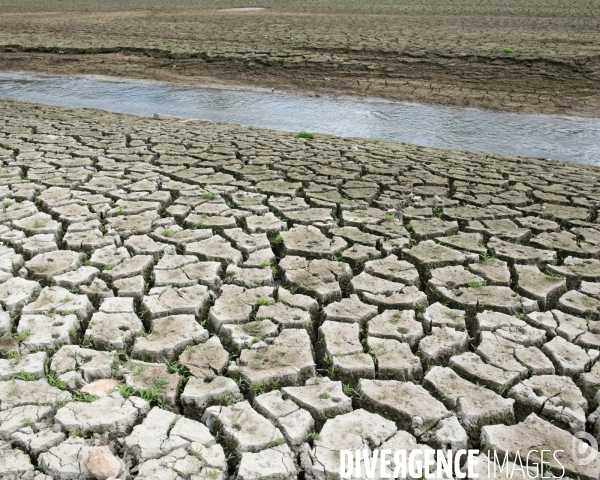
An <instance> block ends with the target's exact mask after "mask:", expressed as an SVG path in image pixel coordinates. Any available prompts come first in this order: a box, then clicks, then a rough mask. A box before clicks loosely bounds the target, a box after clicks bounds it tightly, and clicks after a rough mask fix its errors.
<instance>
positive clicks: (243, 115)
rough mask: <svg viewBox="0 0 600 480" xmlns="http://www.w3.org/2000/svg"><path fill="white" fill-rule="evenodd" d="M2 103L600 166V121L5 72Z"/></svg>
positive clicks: (1, 74)
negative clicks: (158, 115) (156, 115)
mask: <svg viewBox="0 0 600 480" xmlns="http://www.w3.org/2000/svg"><path fill="white" fill-rule="evenodd" d="M0 98H6V99H12V100H21V101H26V102H35V103H44V104H49V105H58V106H65V107H76V108H79V107H89V108H99V109H103V110H109V111H112V112H123V113H131V114H137V115H147V116H150V115H153V114H154V113H161V114H167V115H175V116H178V117H184V118H202V119H206V120H211V121H214V122H225V123H236V124H241V125H252V126H256V127H263V128H272V129H278V130H285V131H291V132H298V131H300V130H306V131H310V132H315V133H329V134H333V135H339V136H344V137H366V138H376V139H386V140H394V141H400V142H407V143H415V144H420V145H426V146H431V147H440V148H453V149H461V150H470V151H482V152H488V153H495V154H504V155H520V156H532V157H544V158H553V159H557V160H565V161H570V162H576V163H585V164H591V165H600V119H589V118H577V117H565V116H557V115H528V114H517V113H502V112H491V111H484V110H478V109H470V108H454V107H439V106H431V105H420V104H412V103H400V102H390V101H382V100H369V99H367V100H365V99H355V98H344V97H341V98H339V97H338V98H333V97H314V96H313V97H311V96H306V95H299V94H291V93H280V92H272V91H270V90H265V89H239V88H231V87H215V86H199V85H174V84H164V83H158V82H150V81H127V80H115V79H107V78H99V77H85V76H81V77H68V78H67V77H57V76H35V75H29V74H21V73H11V72H0Z"/></svg>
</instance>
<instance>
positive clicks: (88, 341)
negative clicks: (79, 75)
mask: <svg viewBox="0 0 600 480" xmlns="http://www.w3.org/2000/svg"><path fill="white" fill-rule="evenodd" d="M0 145H2V147H3V148H2V149H0V161H2V164H3V165H2V168H1V175H2V176H1V177H0V196H1V197H2V210H1V211H0V242H2V246H1V247H0V258H1V261H0V305H1V306H2V312H0V333H1V334H2V335H3V337H2V342H1V345H0V354H1V356H2V358H1V359H0V436H2V438H3V439H4V442H5V443H4V448H3V450H2V451H3V459H4V461H3V462H0V476H2V477H3V478H19V479H32V478H33V477H34V472H43V473H40V474H39V475H38V476H36V477H35V478H36V480H50V479H51V478H55V479H67V478H69V479H85V478H91V473H90V470H91V471H92V472H96V473H97V472H98V471H99V469H100V467H104V468H105V470H104V471H105V472H109V471H110V473H111V475H114V476H117V475H120V476H121V478H125V476H126V475H127V474H130V475H132V476H133V477H134V478H140V479H150V478H153V479H154V478H165V479H180V478H183V479H186V480H188V479H190V480H191V479H205V478H214V479H218V478H222V479H226V478H228V477H229V476H230V475H234V478H236V479H239V480H247V479H257V478H264V479H269V480H270V479H276V478H277V479H290V480H291V479H295V478H298V477H299V475H304V478H307V479H317V478H318V479H324V478H328V479H333V478H337V474H338V472H339V466H338V461H339V458H338V455H337V454H336V453H335V452H337V451H338V450H340V449H346V448H350V449H357V448H375V447H382V448H389V449H391V450H396V449H404V448H406V449H409V450H411V449H414V448H423V445H427V446H429V447H432V448H436V449H437V448H444V449H445V448H451V449H453V450H454V451H456V450H458V449H462V448H470V447H480V448H481V449H482V450H487V449H491V450H496V451H497V452H498V453H499V454H500V455H503V454H504V452H509V454H510V455H511V456H512V455H514V453H515V451H516V450H518V449H520V450H530V449H546V450H547V449H551V450H564V453H563V454H560V453H559V454H558V458H559V459H560V461H561V463H562V464H563V465H564V466H565V469H566V475H567V476H568V477H570V478H573V479H574V478H580V479H590V480H591V479H597V478H598V471H599V469H600V458H597V459H596V460H594V461H593V462H592V463H590V464H588V465H585V466H580V465H577V464H576V463H575V461H574V460H573V459H572V458H571V446H572V441H574V436H573V435H574V434H575V433H577V432H580V431H584V430H587V431H588V432H590V433H592V434H593V435H595V436H596V438H599V437H600V421H598V415H599V414H600V410H598V408H599V404H600V397H599V396H598V388H599V387H600V364H598V362H597V361H598V356H599V352H598V350H599V348H600V310H599V307H600V260H599V258H600V223H597V214H598V202H599V199H600V191H599V183H598V182H599V181H600V169H598V168H594V167H588V166H581V165H572V164H567V163H559V162H553V161H545V160H538V159H527V158H514V157H502V156H497V155H484V154H476V153H466V152H458V151H452V150H439V149H433V148H425V147H418V146H413V145H405V144H399V143H393V142H386V141H376V140H361V139H342V138H338V137H333V136H326V135H317V137H316V138H314V139H303V138H297V137H296V136H295V135H294V134H291V133H284V132H276V131H271V130H262V129H258V128H249V127H239V126H234V125H217V124H212V123H208V122H200V121H190V122H185V121H176V120H160V121H157V120H151V119H149V118H144V117H134V116H129V115H119V114H111V113H106V112H102V111H94V110H69V109H63V108H58V107H46V106H35V105H30V104H21V103H16V102H8V101H2V102H0ZM340 432H352V437H351V442H350V440H349V437H348V436H346V437H344V436H343V435H340ZM350 443H351V444H350ZM532 445H533V447H532ZM536 455H537V457H536ZM533 457H534V458H537V459H538V460H539V459H540V457H541V454H534V455H533ZM480 460H481V471H480V472H479V473H480V478H482V476H481V475H485V474H486V472H487V467H486V465H485V461H487V460H486V458H485V457H483V456H481V457H480ZM550 467H551V469H552V471H553V473H554V474H556V475H560V474H561V468H560V466H559V465H558V463H557V462H556V461H555V460H550ZM110 468H113V470H112V471H111V470H110Z"/></svg>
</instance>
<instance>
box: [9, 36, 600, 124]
mask: <svg viewBox="0 0 600 480" xmlns="http://www.w3.org/2000/svg"><path fill="white" fill-rule="evenodd" d="M4 50H5V51H4V52H0V65H2V67H3V69H4V70H10V71H29V72H35V73H48V74H60V75H77V74H88V75H89V74H91V75H107V76H115V77H125V78H132V79H144V80H158V81H167V82H174V83H198V84H206V83H215V84H221V85H223V84H228V85H235V86H250V87H261V88H269V89H275V90H280V91H288V92H298V93H303V94H313V95H331V96H337V95H349V96H354V97H358V98H381V99H385V100H394V101H409V102H416V103H426V104H431V105H444V106H458V107H475V108H483V109H488V110H495V111H508V112H521V113H542V114H563V115H574V116H584V117H597V116H599V115H600V93H599V92H600V82H599V81H598V80H597V79H595V78H592V77H589V76H588V75H582V74H579V73H578V72H577V71H576V70H577V69H576V68H574V67H572V66H569V65H567V64H562V65H561V64H552V65H550V64H548V63H546V62H542V61H540V62H537V63H536V64H535V65H534V64H532V63H531V62H521V61H512V60H506V61H503V62H501V63H500V62H490V61H489V60H485V59H477V58H471V59H457V58H451V59H448V58H410V57H391V56H385V55H382V56H381V57H379V58H373V57H372V56H369V58H365V59H364V61H361V59H360V56H356V55H355V56H353V57H352V62H351V63H352V64H351V65H350V64H348V63H349V62H345V63H346V65H344V66H343V67H342V68H340V66H339V65H338V64H336V63H332V62H322V63H320V62H308V61H307V62H294V63H293V64H289V62H285V61H283V60H280V59H275V60H270V59H265V60H261V61H239V59H237V58H228V56H227V55H222V56H214V55H212V56H211V55H207V54H198V55H190V54H183V53H172V52H168V51H159V50H157V51H150V50H144V51H139V52H135V51H127V50H124V53H116V52H112V53H70V52H69V50H67V51H66V52H65V53H55V52H53V51H48V52H41V51H22V50H20V49H16V51H12V52H11V51H6V50H11V48H10V47H9V48H5V49H4ZM73 51H74V50H72V51H71V52H73ZM84 51H85V50H84ZM367 63H368V64H369V65H367ZM373 65H375V67H373ZM390 70H394V71H396V72H398V73H389V71H390ZM547 72H551V73H547Z"/></svg>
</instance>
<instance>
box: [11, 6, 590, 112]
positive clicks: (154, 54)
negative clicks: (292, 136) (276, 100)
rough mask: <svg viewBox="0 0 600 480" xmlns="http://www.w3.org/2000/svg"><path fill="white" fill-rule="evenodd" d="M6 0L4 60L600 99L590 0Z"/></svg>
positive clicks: (263, 80) (231, 78) (434, 94)
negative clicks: (240, 0) (123, 3)
mask: <svg viewBox="0 0 600 480" xmlns="http://www.w3.org/2000/svg"><path fill="white" fill-rule="evenodd" d="M3 2H4V3H6V0H3V1H0V7H6V10H5V11H6V13H5V14H3V15H2V18H0V51H1V53H0V63H1V64H2V66H3V68H5V69H7V70H26V71H33V72H46V73H57V74H82V73H85V74H102V75H111V76H124V77H129V78H144V79H153V80H162V81H172V82H190V81H192V82H199V83H210V82H215V83H221V84H222V83H230V84H232V85H253V86H260V87H265V88H271V89H278V90H286V91H300V92H304V93H312V94H329V95H339V94H343V95H355V96H359V97H360V96H371V97H380V98H386V99H390V100H401V101H411V102H419V103H433V104H440V105H457V106H472V107H480V108H489V109H495V110H505V111H519V112H530V113H561V114H569V115H579V116H598V112H599V111H600V93H599V92H600V73H599V72H600V70H599V68H598V67H599V60H598V59H599V58H600V57H599V54H600V47H598V44H599V42H598V34H597V29H596V27H595V24H594V25H592V23H593V22H591V18H592V17H593V15H594V12H593V9H592V7H591V6H590V5H588V4H587V3H585V2H583V0H577V1H575V2H572V3H571V4H569V5H568V6H564V5H552V6H551V5H548V3H547V2H542V1H539V2H527V3H522V2H520V3H519V2H507V3H505V4H493V5H488V4H486V5H478V6H475V5H471V4H470V3H469V2H468V1H467V0H460V1H458V0H457V1H453V2H441V1H440V2H437V1H435V2H431V3H429V4H427V5H423V4H422V2H402V3H401V4H400V3H399V2H391V1H390V2H385V1H384V2H377V3H378V5H377V6H373V5H366V4H365V5H363V3H364V2H358V1H353V0H338V1H335V2H325V3H318V4H313V3H311V4H310V5H308V4H303V2H279V1H275V0H273V1H270V2H265V3H264V6H266V7H268V8H267V9H265V10H262V11H253V12H237V13H236V12H220V11H219V9H220V8H223V7H225V6H230V5H227V2H218V1H212V2H211V1H204V2H191V0H190V1H187V2H183V3H178V6H175V5H173V7H172V8H170V9H168V10H164V5H163V9H162V10H161V9H160V8H159V7H160V4H159V3H158V2H145V3H144V4H143V5H142V4H140V5H139V6H138V8H136V3H135V2H131V3H130V6H129V7H128V8H129V10H124V9H123V8H122V7H120V6H119V4H118V3H117V2H106V5H103V6H102V7H98V6H96V7H94V8H95V9H96V10H86V8H88V6H87V5H83V4H81V3H79V2H76V1H74V0H71V1H64V2H55V3H52V4H48V3H45V2H44V3H39V4H38V3H36V1H35V0H32V1H30V2H24V3H23V4H22V5H21V2H19V5H12V4H11V5H8V4H6V5H3ZM9 3H10V2H9ZM13 3H14V2H13ZM36 9H37V12H36V13H34V11H36ZM590 9H592V10H590ZM39 12H44V13H43V14H41V13H39ZM557 12H559V13H560V14H557Z"/></svg>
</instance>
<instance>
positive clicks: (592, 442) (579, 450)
mask: <svg viewBox="0 0 600 480" xmlns="http://www.w3.org/2000/svg"><path fill="white" fill-rule="evenodd" d="M586 442H587V443H586ZM572 455H573V461H574V462H575V463H576V464H577V465H588V464H589V463H592V462H593V461H594V460H595V458H596V455H598V442H597V441H596V439H595V438H594V437H592V436H591V435H590V434H589V433H586V432H577V433H575V438H573V450H572Z"/></svg>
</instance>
